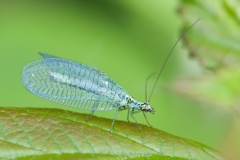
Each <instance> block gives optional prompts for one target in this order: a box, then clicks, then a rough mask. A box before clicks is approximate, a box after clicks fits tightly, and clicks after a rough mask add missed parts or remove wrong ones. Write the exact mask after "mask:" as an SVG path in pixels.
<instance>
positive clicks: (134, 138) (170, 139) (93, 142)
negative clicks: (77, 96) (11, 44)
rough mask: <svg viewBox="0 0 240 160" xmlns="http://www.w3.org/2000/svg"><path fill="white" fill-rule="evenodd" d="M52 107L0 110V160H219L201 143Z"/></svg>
mask: <svg viewBox="0 0 240 160" xmlns="http://www.w3.org/2000/svg"><path fill="white" fill-rule="evenodd" d="M86 117H87V115H86V114H79V113H73V112H68V111H64V110H57V109H37V108H36V109H31V108H23V109H16V108H4V107H1V108H0V132H1V139H2V140H1V141H0V143H1V145H0V152H1V155H0V158H1V159H24V158H26V159H42V158H44V159H69V158H71V159H79V158H81V159H95V158H96V159H129V158H130V159H142V158H147V159H168V160H174V159H186V160H187V159H189V160H193V159H204V160H221V159H223V158H222V157H221V155H219V153H218V152H216V151H215V150H214V149H211V148H209V147H207V146H205V145H203V144H200V143H197V142H195V141H192V140H188V139H184V138H181V137H177V136H173V135H171V134H168V133H166V132H163V131H159V130H156V129H154V128H150V127H147V126H144V125H141V126H140V127H141V132H142V135H141V134H140V132H139V130H138V128H137V126H136V124H135V123H128V122H123V121H116V122H115V123H116V124H118V125H115V126H114V131H113V133H109V127H110V125H111V122H112V121H111V120H109V119H105V118H98V117H95V116H94V117H92V118H91V120H90V121H89V122H88V123H86V122H85V119H86Z"/></svg>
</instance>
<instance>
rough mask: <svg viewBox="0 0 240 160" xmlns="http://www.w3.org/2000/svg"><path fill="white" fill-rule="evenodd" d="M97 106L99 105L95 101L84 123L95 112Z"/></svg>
mask: <svg viewBox="0 0 240 160" xmlns="http://www.w3.org/2000/svg"><path fill="white" fill-rule="evenodd" d="M98 105H99V101H95V102H94V104H93V107H92V111H91V113H90V114H89V115H88V116H87V118H86V120H85V122H87V121H88V120H89V119H90V118H91V117H92V115H93V113H94V112H95V110H96V109H97V107H98Z"/></svg>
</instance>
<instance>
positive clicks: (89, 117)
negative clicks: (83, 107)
mask: <svg viewBox="0 0 240 160" xmlns="http://www.w3.org/2000/svg"><path fill="white" fill-rule="evenodd" d="M94 111H95V110H92V111H91V113H90V114H89V115H88V116H87V118H86V119H85V122H88V120H89V119H91V117H92V115H93V113H94Z"/></svg>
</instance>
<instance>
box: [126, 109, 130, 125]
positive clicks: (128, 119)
mask: <svg viewBox="0 0 240 160" xmlns="http://www.w3.org/2000/svg"><path fill="white" fill-rule="evenodd" d="M129 114H130V107H129V108H128V114H127V121H128V122H130V121H129Z"/></svg>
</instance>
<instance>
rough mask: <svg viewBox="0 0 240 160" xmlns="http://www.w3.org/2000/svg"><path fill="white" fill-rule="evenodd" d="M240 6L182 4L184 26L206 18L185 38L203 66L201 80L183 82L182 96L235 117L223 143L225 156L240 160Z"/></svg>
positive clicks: (198, 0) (225, 1) (232, 1)
mask: <svg viewBox="0 0 240 160" xmlns="http://www.w3.org/2000/svg"><path fill="white" fill-rule="evenodd" d="M239 8H240V2H239V1H238V0H219V1H207V0H192V1H189V0H181V5H180V7H179V10H178V12H179V14H180V15H181V17H182V20H183V22H184V26H185V27H187V26H189V25H191V24H192V21H193V20H194V19H197V18H199V17H200V18H202V20H201V22H200V23H198V24H197V25H196V26H194V28H193V29H192V30H191V31H189V33H188V34H187V35H186V36H185V38H184V44H185V45H186V46H187V48H188V50H189V52H190V53H189V54H190V57H192V58H194V59H195V60H197V61H198V62H199V64H201V65H202V70H203V73H202V74H201V75H198V76H197V77H191V78H181V79H179V80H177V81H176V82H175V85H174V88H175V90H177V91H178V92H179V93H181V94H183V95H186V96H187V97H190V98H193V99H195V100H198V101H200V102H204V104H209V105H210V106H211V107H214V108H217V109H220V110H222V111H223V112H225V113H228V112H230V114H231V115H232V116H233V117H234V121H233V124H232V125H230V127H229V130H228V133H227V134H226V135H225V138H224V140H223V142H222V143H223V148H224V150H225V152H224V153H225V154H226V155H228V156H229V157H231V158H233V159H240V153H239V150H240V141H239V134H240V130H239V126H240V116H239V115H240V107H239V105H240V100H239V97H240V83H239V82H240V69H239V68H240V54H239V53H240V45H239V43H240V14H239Z"/></svg>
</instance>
